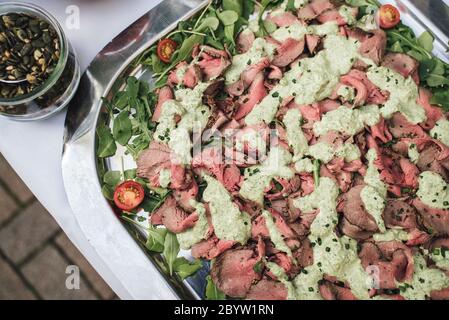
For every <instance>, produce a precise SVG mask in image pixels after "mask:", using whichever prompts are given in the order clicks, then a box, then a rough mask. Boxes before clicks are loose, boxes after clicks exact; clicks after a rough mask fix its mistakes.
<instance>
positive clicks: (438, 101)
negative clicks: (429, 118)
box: [430, 89, 449, 112]
mask: <svg viewBox="0 0 449 320" xmlns="http://www.w3.org/2000/svg"><path fill="white" fill-rule="evenodd" d="M430 103H431V104H435V105H438V106H440V107H441V108H442V109H443V111H444V112H449V90H444V89H443V90H438V91H436V92H434V94H433V96H432V99H430Z"/></svg>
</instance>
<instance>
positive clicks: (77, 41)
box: [0, 0, 160, 299]
mask: <svg viewBox="0 0 449 320" xmlns="http://www.w3.org/2000/svg"><path fill="white" fill-rule="evenodd" d="M2 1H3V0H2ZM27 2H30V3H33V4H36V5H39V6H41V7H43V8H45V9H46V10H47V11H49V12H50V13H52V14H53V15H54V16H55V17H56V18H57V19H58V21H59V22H60V23H61V25H62V26H63V27H64V29H65V31H66V34H67V36H68V38H69V39H70V41H71V42H72V45H73V46H74V48H75V50H76V52H77V54H78V58H79V61H80V64H81V69H82V70H83V71H84V70H85V69H86V67H87V66H88V65H89V63H90V61H91V60H92V59H93V58H94V57H95V55H96V54H97V53H98V52H99V51H100V50H101V49H102V48H103V47H104V46H105V45H106V44H107V43H108V42H109V41H110V40H111V39H113V38H114V37H115V36H116V35H117V34H119V33H120V31H122V30H123V29H124V28H126V27H127V26H128V25H130V24H131V23H132V22H134V21H135V20H137V19H138V18H139V17H140V16H142V15H143V14H144V13H145V12H147V11H148V10H149V9H151V8H153V7H154V6H155V5H156V4H157V3H159V2H160V0H132V1H130V0H89V1H85V0H84V1H83V0H28V1H27ZM73 5H76V6H78V8H79V12H80V25H79V29H76V28H75V29H70V26H71V24H70V23H69V24H66V20H67V19H68V17H69V16H68V14H67V13H66V9H67V7H68V6H73ZM67 11H68V12H73V11H71V10H67ZM68 22H73V19H69V21H68ZM64 119H65V112H61V113H60V114H58V115H57V116H55V117H53V118H51V119H48V120H44V121H39V122H34V123H19V122H13V121H10V120H7V119H4V118H0V152H1V153H2V154H3V155H4V156H5V158H6V159H7V160H8V162H9V163H10V164H11V165H12V167H13V168H14V169H15V170H16V171H17V173H18V174H19V175H20V177H21V178H22V179H23V180H24V182H25V183H26V184H27V185H28V187H29V188H30V189H31V191H32V192H33V193H34V194H35V195H36V197H37V198H38V200H39V201H40V202H41V203H42V204H43V205H44V206H45V207H46V208H47V210H48V211H49V212H50V213H51V215H52V216H53V217H54V218H55V219H56V221H57V222H58V223H59V225H60V226H61V227H62V229H63V230H64V232H66V233H67V235H68V236H69V238H70V239H71V240H72V242H74V244H75V245H76V246H77V247H78V249H79V250H80V251H81V252H82V253H83V255H84V256H85V257H86V258H87V259H88V260H89V262H90V263H91V264H92V265H93V266H94V268H95V269H96V270H97V271H98V272H99V274H100V275H101V276H102V277H103V278H104V279H105V280H106V282H108V284H109V285H110V286H111V288H112V289H113V290H114V291H115V292H116V293H117V294H118V295H119V296H120V297H121V298H122V299H127V298H130V295H129V293H128V292H127V290H126V288H124V287H123V286H122V285H121V283H120V282H119V281H118V280H117V279H116V278H115V276H114V275H113V274H112V273H111V272H110V270H109V269H108V267H107V266H106V265H105V264H104V263H103V261H102V260H101V259H100V258H99V257H98V256H97V254H96V253H95V251H94V250H93V248H92V246H91V245H90V244H89V243H88V241H87V239H86V238H85V237H84V236H83V234H82V232H81V229H80V228H79V226H78V224H77V222H76V220H75V218H74V215H73V212H72V210H71V208H70V206H69V203H68V200H67V197H66V194H65V191H64V186H63V181H62V172H61V152H62V139H63V130H64Z"/></svg>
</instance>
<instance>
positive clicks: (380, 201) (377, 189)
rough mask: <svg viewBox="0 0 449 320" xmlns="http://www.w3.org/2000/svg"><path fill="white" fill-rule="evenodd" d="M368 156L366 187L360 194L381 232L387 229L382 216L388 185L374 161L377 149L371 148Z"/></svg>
mask: <svg viewBox="0 0 449 320" xmlns="http://www.w3.org/2000/svg"><path fill="white" fill-rule="evenodd" d="M366 158H367V159H368V161H369V165H368V169H367V171H366V176H365V180H364V181H365V183H366V184H367V185H366V187H364V188H363V189H362V192H361V193H360V196H361V198H362V201H363V204H364V205H365V209H366V211H368V213H369V214H371V216H373V218H374V220H375V221H376V223H377V226H378V227H379V230H380V232H381V233H384V232H385V231H386V228H385V222H384V220H383V218H382V213H383V212H384V209H385V206H386V199H387V192H388V191H387V187H386V185H385V184H384V183H383V182H382V180H381V178H380V174H379V171H378V170H377V167H376V165H375V164H374V161H376V159H377V154H376V150H375V149H370V150H369V151H368V153H367V154H366Z"/></svg>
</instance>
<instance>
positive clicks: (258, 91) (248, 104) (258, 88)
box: [234, 73, 268, 120]
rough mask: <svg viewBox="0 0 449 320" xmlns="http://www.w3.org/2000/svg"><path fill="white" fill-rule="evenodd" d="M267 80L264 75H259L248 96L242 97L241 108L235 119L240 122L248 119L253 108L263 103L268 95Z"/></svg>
mask: <svg viewBox="0 0 449 320" xmlns="http://www.w3.org/2000/svg"><path fill="white" fill-rule="evenodd" d="M264 83H265V78H264V75H263V73H259V74H258V75H257V76H256V78H255V79H254V81H253V83H252V84H251V86H250V87H249V89H248V94H247V95H245V96H242V97H240V107H239V108H238V110H237V112H236V114H235V116H234V117H235V119H236V120H240V119H243V118H244V117H246V115H248V114H249V113H250V112H251V111H252V110H253V108H254V107H255V106H256V104H258V103H259V102H260V101H262V99H263V98H265V97H266V95H267V94H268V92H267V89H266V88H265V84H264Z"/></svg>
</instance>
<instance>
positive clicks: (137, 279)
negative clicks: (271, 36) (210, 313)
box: [62, 0, 449, 299]
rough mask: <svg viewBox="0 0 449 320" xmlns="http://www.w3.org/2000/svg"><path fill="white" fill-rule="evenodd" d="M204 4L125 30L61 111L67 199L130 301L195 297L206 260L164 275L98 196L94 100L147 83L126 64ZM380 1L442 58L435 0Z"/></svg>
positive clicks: (180, 7)
mask: <svg viewBox="0 0 449 320" xmlns="http://www.w3.org/2000/svg"><path fill="white" fill-rule="evenodd" d="M207 2H208V1H207V0H165V1H163V2H162V3H160V4H159V5H158V6H156V7H155V8H154V9H152V10H151V11H149V12H148V13H146V14H145V15H144V16H142V17H141V18H140V19H139V20H137V21H136V22H135V23H133V24H132V25H131V26H130V27H129V28H127V29H126V30H124V31H123V32H122V33H121V34H120V35H119V36H118V37H116V38H115V39H114V40H112V41H111V42H110V43H109V44H108V45H107V46H106V47H105V48H104V49H103V50H102V51H101V52H100V53H99V54H98V55H97V56H96V58H95V59H94V60H93V62H92V63H91V65H90V66H89V67H88V69H87V71H86V72H85V74H84V76H83V77H82V79H81V83H80V86H79V89H78V92H77V94H76V96H75V98H74V100H73V101H72V102H71V104H70V106H69V109H68V113H67V118H66V123H65V133H64V149H63V157H62V170H63V178H64V184H65V188H66V192H67V196H68V199H69V202H70V205H71V207H72V209H73V211H74V213H75V216H76V219H77V221H78V223H79V225H80V227H81V229H82V230H83V232H84V234H85V236H86V237H87V238H88V240H89V241H90V242H91V244H92V246H93V247H94V248H95V250H96V252H97V253H98V255H99V256H100V257H101V258H102V259H103V261H104V262H105V263H106V265H108V267H109V268H110V270H111V271H112V272H113V273H114V275H115V276H116V278H117V279H118V280H119V281H120V282H121V284H122V285H123V286H124V287H125V288H126V289H127V290H128V292H129V293H130V295H131V296H132V297H133V298H135V299H175V298H178V299H201V298H203V295H204V287H205V276H206V274H207V265H205V266H204V268H203V269H202V270H200V272H199V273H198V274H197V275H196V276H195V277H192V278H190V279H188V280H187V281H181V280H180V279H177V278H176V277H170V276H168V275H167V274H165V273H164V272H163V270H162V269H161V268H159V265H160V264H159V262H160V261H161V259H162V257H161V256H160V255H158V254H151V255H150V254H148V253H147V252H146V251H145V250H144V249H143V248H141V247H140V246H139V243H138V241H136V240H135V237H141V236H142V233H141V232H140V230H138V229H133V228H130V227H125V226H124V225H123V224H122V222H121V221H119V219H118V218H117V217H116V215H115V214H114V212H113V210H112V208H111V206H110V205H109V203H108V202H107V201H106V200H105V199H104V197H103V195H102V193H101V186H100V180H99V177H98V173H97V159H96V156H95V129H96V127H97V125H98V124H99V123H101V122H102V121H105V115H106V113H105V110H104V109H103V105H102V102H101V98H102V97H106V96H108V94H109V92H110V90H111V88H112V87H115V86H121V85H122V83H123V79H125V78H126V77H127V76H129V75H134V76H136V77H137V78H140V79H146V80H149V81H151V74H150V73H149V72H148V71H146V70H144V69H142V68H141V67H140V66H137V67H132V62H133V61H135V59H136V58H137V57H138V56H139V55H140V54H141V53H143V52H144V51H145V50H146V49H147V48H149V47H150V46H151V45H152V44H153V43H155V42H156V41H157V40H158V39H160V38H161V37H163V36H164V35H166V34H167V33H168V32H170V31H171V30H172V29H174V28H175V27H176V25H177V23H178V22H179V21H181V20H185V19H187V18H189V17H191V16H192V15H194V14H195V13H197V12H198V11H199V10H201V9H202V8H204V6H205V5H206V4H207ZM381 2H382V3H394V2H396V5H398V6H399V7H400V8H401V10H402V16H403V21H404V22H405V23H406V24H407V25H409V26H411V27H412V28H413V29H414V30H415V32H417V33H421V32H423V31H424V30H431V31H432V32H433V33H434V35H435V36H436V45H435V54H436V55H438V56H439V57H441V58H443V59H444V60H446V61H448V60H449V59H448V54H447V52H448V51H447V50H448V49H449V47H448V34H447V33H446V34H445V32H444V30H446V31H447V30H449V18H448V17H449V15H448V14H446V15H442V14H443V13H442V12H441V5H443V6H444V4H443V3H442V2H441V1H440V0H432V1H421V0H411V1H409V0H398V1H381ZM440 2H441V3H440ZM423 8H424V9H423ZM435 10H437V11H438V12H435ZM448 11H449V9H448ZM431 14H433V16H435V14H438V16H439V17H440V19H439V20H438V23H433V22H432V20H431V19H430V18H429V17H430V16H431ZM441 17H443V18H441ZM444 17H445V18H444ZM122 156H123V152H121V150H120V149H119V151H118V152H117V155H116V156H115V157H112V158H110V159H108V160H107V161H106V162H105V163H104V165H106V167H107V168H108V169H118V168H120V167H121V161H122ZM125 166H126V167H135V164H134V163H133V161H132V160H131V159H129V158H126V157H125ZM184 254H186V255H188V253H184Z"/></svg>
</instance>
